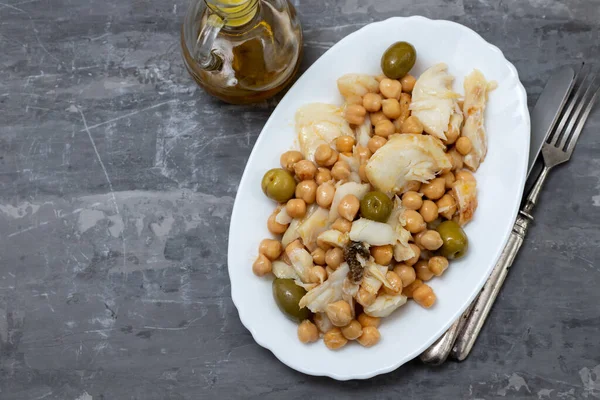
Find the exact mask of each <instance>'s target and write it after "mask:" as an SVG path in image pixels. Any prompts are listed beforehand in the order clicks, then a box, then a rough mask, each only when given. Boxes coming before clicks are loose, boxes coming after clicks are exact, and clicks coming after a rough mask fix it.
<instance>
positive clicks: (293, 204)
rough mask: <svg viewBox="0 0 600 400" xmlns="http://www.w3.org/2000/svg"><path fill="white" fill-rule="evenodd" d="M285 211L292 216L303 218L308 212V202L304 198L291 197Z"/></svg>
mask: <svg viewBox="0 0 600 400" xmlns="http://www.w3.org/2000/svg"><path fill="white" fill-rule="evenodd" d="M285 211H286V212H287V213H288V215H289V216H290V217H292V218H302V217H304V214H306V203H305V202H304V200H302V199H290V200H288V202H287V204H286V205H285Z"/></svg>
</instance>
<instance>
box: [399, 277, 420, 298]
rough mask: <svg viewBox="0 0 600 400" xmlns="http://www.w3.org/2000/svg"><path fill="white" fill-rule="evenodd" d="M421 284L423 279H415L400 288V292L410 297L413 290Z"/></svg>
mask: <svg viewBox="0 0 600 400" xmlns="http://www.w3.org/2000/svg"><path fill="white" fill-rule="evenodd" d="M421 285H423V281H422V280H420V279H415V280H414V281H413V283H411V284H410V285H408V286H406V287H404V289H402V294H403V295H404V296H406V297H408V298H409V299H410V298H412V297H413V294H414V292H415V290H416V289H417V288H418V287H419V286H421Z"/></svg>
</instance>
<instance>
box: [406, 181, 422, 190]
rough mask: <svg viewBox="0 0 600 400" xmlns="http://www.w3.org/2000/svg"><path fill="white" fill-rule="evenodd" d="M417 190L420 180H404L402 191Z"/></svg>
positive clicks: (419, 186)
mask: <svg viewBox="0 0 600 400" xmlns="http://www.w3.org/2000/svg"><path fill="white" fill-rule="evenodd" d="M419 190H421V182H419V181H408V182H406V185H404V191H405V192H407V191H412V192H418V191H419Z"/></svg>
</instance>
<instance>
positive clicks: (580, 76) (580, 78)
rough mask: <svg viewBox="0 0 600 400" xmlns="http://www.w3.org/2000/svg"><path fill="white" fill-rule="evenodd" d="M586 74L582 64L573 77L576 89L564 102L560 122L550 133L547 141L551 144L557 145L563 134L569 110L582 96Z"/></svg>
mask: <svg viewBox="0 0 600 400" xmlns="http://www.w3.org/2000/svg"><path fill="white" fill-rule="evenodd" d="M588 75H589V72H588V71H587V70H586V66H585V65H583V66H582V67H581V69H580V70H579V72H577V76H576V77H575V82H576V83H575V85H576V86H577V90H576V91H575V93H574V94H573V95H572V97H571V98H570V99H569V100H568V101H567V104H565V108H564V110H563V112H562V115H561V117H560V122H559V123H558V125H557V126H556V129H555V130H554V132H553V133H552V136H551V137H550V139H549V140H548V143H550V144H551V145H552V146H556V147H558V146H557V143H558V141H559V140H560V138H561V136H563V132H564V128H565V125H566V124H567V122H568V121H569V118H570V116H571V112H572V111H573V109H574V108H575V104H576V103H577V102H578V101H579V99H580V98H581V97H582V95H583V93H584V91H585V85H584V83H585V80H586V78H587V77H588Z"/></svg>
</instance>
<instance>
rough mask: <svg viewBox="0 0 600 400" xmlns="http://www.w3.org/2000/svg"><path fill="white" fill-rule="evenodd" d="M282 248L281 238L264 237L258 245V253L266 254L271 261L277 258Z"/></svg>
mask: <svg viewBox="0 0 600 400" xmlns="http://www.w3.org/2000/svg"><path fill="white" fill-rule="evenodd" d="M282 250H283V248H282V247H281V242H280V241H279V240H273V239H263V240H262V241H261V242H260V245H259V246H258V253H259V254H264V255H265V257H267V258H268V259H269V260H271V261H275V260H277V259H278V258H279V256H280V255H281V251H282Z"/></svg>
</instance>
